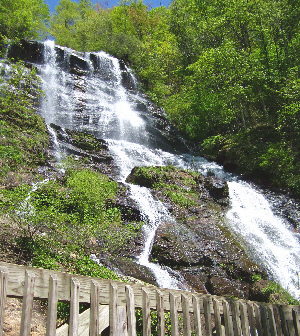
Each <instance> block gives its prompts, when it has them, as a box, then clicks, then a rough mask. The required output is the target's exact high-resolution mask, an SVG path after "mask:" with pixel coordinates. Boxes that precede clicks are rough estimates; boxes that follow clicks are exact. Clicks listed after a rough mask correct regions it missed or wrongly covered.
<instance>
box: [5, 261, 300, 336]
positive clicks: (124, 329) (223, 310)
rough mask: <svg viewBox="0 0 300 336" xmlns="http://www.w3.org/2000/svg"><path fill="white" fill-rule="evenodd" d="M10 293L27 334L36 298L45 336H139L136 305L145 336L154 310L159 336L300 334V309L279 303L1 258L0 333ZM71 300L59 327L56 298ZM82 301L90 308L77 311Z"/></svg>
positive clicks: (289, 335) (294, 335) (296, 335)
mask: <svg viewBox="0 0 300 336" xmlns="http://www.w3.org/2000/svg"><path fill="white" fill-rule="evenodd" d="M6 297H15V298H23V304H22V318H21V332H20V335H21V336H27V335H28V336H29V335H30V329H31V318H32V309H33V300H34V299H36V300H44V301H45V300H48V312H47V327H46V330H47V331H46V336H52V335H53V336H54V335H57V336H63V335H66V336H67V335H68V336H83V335H86V336H89V335H91V336H96V335H97V336H99V335H100V334H101V333H102V332H104V331H106V332H107V331H108V328H109V333H110V335H111V336H123V335H124V336H125V335H128V336H136V335H137V330H136V316H137V315H136V313H137V311H136V309H140V310H141V311H142V320H143V327H142V329H143V330H142V335H143V336H150V335H151V316H152V317H153V314H152V315H151V313H150V311H151V310H153V311H156V312H157V335H159V336H162V335H166V334H167V331H166V314H165V312H169V315H168V316H169V317H168V321H170V324H171V334H172V336H179V335H187V336H190V335H192V334H193V335H195V336H200V335H201V336H212V335H220V336H250V335H251V336H254V335H255V336H256V335H258V336H277V335H278V336H300V307H299V306H278V305H270V304H262V303H256V302H250V301H243V300H234V299H228V298H226V299H225V298H222V297H216V296H212V295H206V294H199V293H192V292H187V291H179V290H167V289H162V288H157V287H155V286H142V285H140V284H133V283H124V282H118V281H111V280H104V279H99V278H91V277H85V276H79V275H73V274H67V273H62V272H56V271H49V270H44V269H38V268H32V267H24V266H17V265H13V264H8V263H4V262H0V336H2V329H3V322H4V310H5V301H6ZM58 301H65V302H70V319H69V323H68V324H65V325H63V326H61V327H60V328H58V329H56V316H57V302H58ZM79 303H88V304H89V306H90V308H89V309H87V310H86V311H84V312H83V313H81V314H80V313H79Z"/></svg>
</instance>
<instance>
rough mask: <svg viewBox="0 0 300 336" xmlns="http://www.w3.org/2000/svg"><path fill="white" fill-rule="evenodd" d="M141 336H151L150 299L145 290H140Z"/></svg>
mask: <svg viewBox="0 0 300 336" xmlns="http://www.w3.org/2000/svg"><path fill="white" fill-rule="evenodd" d="M142 299H143V300H142V301H143V303H142V306H143V309H142V310H143V336H151V317H150V299H149V293H148V291H147V290H146V288H142Z"/></svg>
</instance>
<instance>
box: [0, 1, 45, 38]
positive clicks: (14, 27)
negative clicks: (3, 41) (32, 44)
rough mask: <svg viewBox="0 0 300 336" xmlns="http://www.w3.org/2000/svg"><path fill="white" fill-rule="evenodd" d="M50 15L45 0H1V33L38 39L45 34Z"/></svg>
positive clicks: (14, 36) (8, 35) (6, 35)
mask: <svg viewBox="0 0 300 336" xmlns="http://www.w3.org/2000/svg"><path fill="white" fill-rule="evenodd" d="M49 16H50V14H49V8H48V5H46V3H45V2H44V0H0V35H1V36H2V38H3V37H7V38H9V39H20V38H27V39H37V38H39V37H41V35H43V34H45V32H46V30H47V24H48V20H49ZM1 36H0V37H1Z"/></svg>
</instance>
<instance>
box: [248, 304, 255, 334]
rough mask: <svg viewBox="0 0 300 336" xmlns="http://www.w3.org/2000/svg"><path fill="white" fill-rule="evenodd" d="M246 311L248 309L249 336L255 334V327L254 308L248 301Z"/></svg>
mask: <svg viewBox="0 0 300 336" xmlns="http://www.w3.org/2000/svg"><path fill="white" fill-rule="evenodd" d="M247 311H248V318H249V325H250V333H251V336H255V335H256V328H255V318H254V310H253V305H252V304H251V303H250V302H247Z"/></svg>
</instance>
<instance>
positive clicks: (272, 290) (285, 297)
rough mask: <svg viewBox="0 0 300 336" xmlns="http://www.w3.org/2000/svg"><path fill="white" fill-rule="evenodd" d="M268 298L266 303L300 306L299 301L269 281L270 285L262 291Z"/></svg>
mask: <svg viewBox="0 0 300 336" xmlns="http://www.w3.org/2000/svg"><path fill="white" fill-rule="evenodd" d="M261 292H262V294H263V295H264V296H265V298H266V302H270V303H273V304H288V305H299V303H300V302H299V301H297V300H296V299H294V298H293V297H292V296H291V295H290V294H289V293H288V292H287V291H286V290H285V289H283V288H282V287H281V286H280V285H279V284H278V283H276V282H273V281H269V283H268V285H267V286H266V287H264V288H263V289H262V290H261Z"/></svg>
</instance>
